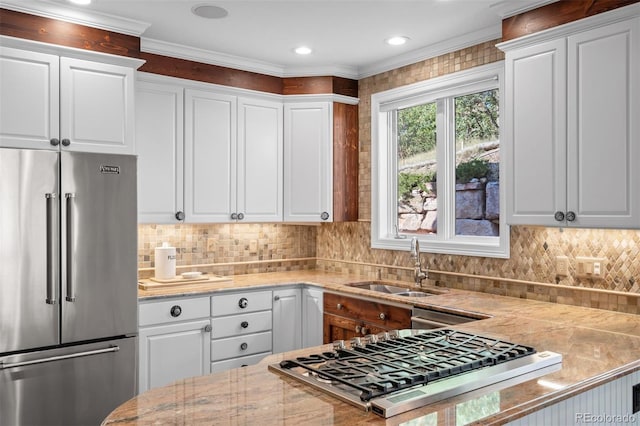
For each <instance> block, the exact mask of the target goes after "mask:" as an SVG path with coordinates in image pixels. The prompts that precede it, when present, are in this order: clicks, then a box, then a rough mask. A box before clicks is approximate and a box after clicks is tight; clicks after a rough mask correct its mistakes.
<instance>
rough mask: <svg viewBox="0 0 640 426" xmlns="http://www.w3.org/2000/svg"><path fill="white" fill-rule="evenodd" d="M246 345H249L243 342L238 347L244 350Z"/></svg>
mask: <svg viewBox="0 0 640 426" xmlns="http://www.w3.org/2000/svg"><path fill="white" fill-rule="evenodd" d="M248 347H249V345H248V344H246V343H243V344H241V345H240V349H242V350H243V351H246V350H247V348H248Z"/></svg>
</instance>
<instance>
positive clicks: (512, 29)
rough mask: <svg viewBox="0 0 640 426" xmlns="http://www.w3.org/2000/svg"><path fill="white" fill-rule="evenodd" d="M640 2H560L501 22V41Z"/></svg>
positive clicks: (592, 0)
mask: <svg viewBox="0 0 640 426" xmlns="http://www.w3.org/2000/svg"><path fill="white" fill-rule="evenodd" d="M638 2H640V0H591V1H573V0H561V1H558V2H555V3H551V4H548V5H545V6H542V7H539V8H537V9H533V10H530V11H527V12H524V13H521V14H518V15H515V16H511V17H509V18H506V19H503V20H502V41H503V42H504V41H508V40H513V39H515V38H518V37H522V36H525V35H529V34H533V33H536V32H540V31H543V30H546V29H549V28H553V27H557V26H559V25H563V24H567V23H569V22H573V21H577V20H580V19H583V18H587V17H589V16H594V15H597V14H600V13H603V12H607V11H610V10H614V9H617V8H620V7H624V6H628V5H630V4H633V3H638Z"/></svg>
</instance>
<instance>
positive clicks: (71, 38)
mask: <svg viewBox="0 0 640 426" xmlns="http://www.w3.org/2000/svg"><path fill="white" fill-rule="evenodd" d="M0 34H2V35H5V36H11V37H17V38H23V39H27V40H34V41H40V42H43V43H50V44H57V45H61V46H67V47H74V48H77V49H84V50H91V51H94V52H101V53H111V54H113V55H119V56H128V57H131V58H139V57H140V38H139V37H135V36H130V35H126V34H120V33H115V32H111V31H107V30H102V29H98V28H92V27H87V26H84V25H79V24H73V23H71V22H65V21H58V20H56V19H50V18H44V17H42V16H36V15H30V14H28V13H22V12H16V11H13V10H8V9H1V8H0Z"/></svg>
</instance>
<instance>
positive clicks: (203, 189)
mask: <svg viewBox="0 0 640 426" xmlns="http://www.w3.org/2000/svg"><path fill="white" fill-rule="evenodd" d="M236 103H237V102H236V97H235V96H227V95H221V94H217V93H213V92H207V91H202V90H191V89H187V90H186V91H185V114H184V115H185V124H184V126H185V129H184V131H185V141H184V142H185V146H184V155H185V161H184V164H185V177H184V179H185V181H184V185H185V193H184V196H185V206H184V208H185V214H186V218H187V221H189V222H229V221H230V220H231V218H230V217H231V213H233V212H235V208H236V190H237V189H236V188H237V187H236V142H237V140H236V124H237V119H236V114H237V112H236Z"/></svg>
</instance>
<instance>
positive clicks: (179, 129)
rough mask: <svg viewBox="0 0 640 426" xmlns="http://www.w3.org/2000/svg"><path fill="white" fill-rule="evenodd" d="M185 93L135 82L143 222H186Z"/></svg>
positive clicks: (140, 217)
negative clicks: (184, 177)
mask: <svg viewBox="0 0 640 426" xmlns="http://www.w3.org/2000/svg"><path fill="white" fill-rule="evenodd" d="M183 92H184V89H183V88H182V87H180V86H178V85H175V84H169V83H167V84H164V83H163V84H160V83H153V82H148V81H141V80H138V82H137V83H136V152H137V154H138V221H139V222H140V223H178V222H179V221H181V220H183V219H184V195H183V173H184V172H183V155H184V144H183V141H184V132H183V122H184V118H183V114H184V107H183V105H184V98H183ZM180 218H182V219H180Z"/></svg>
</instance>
